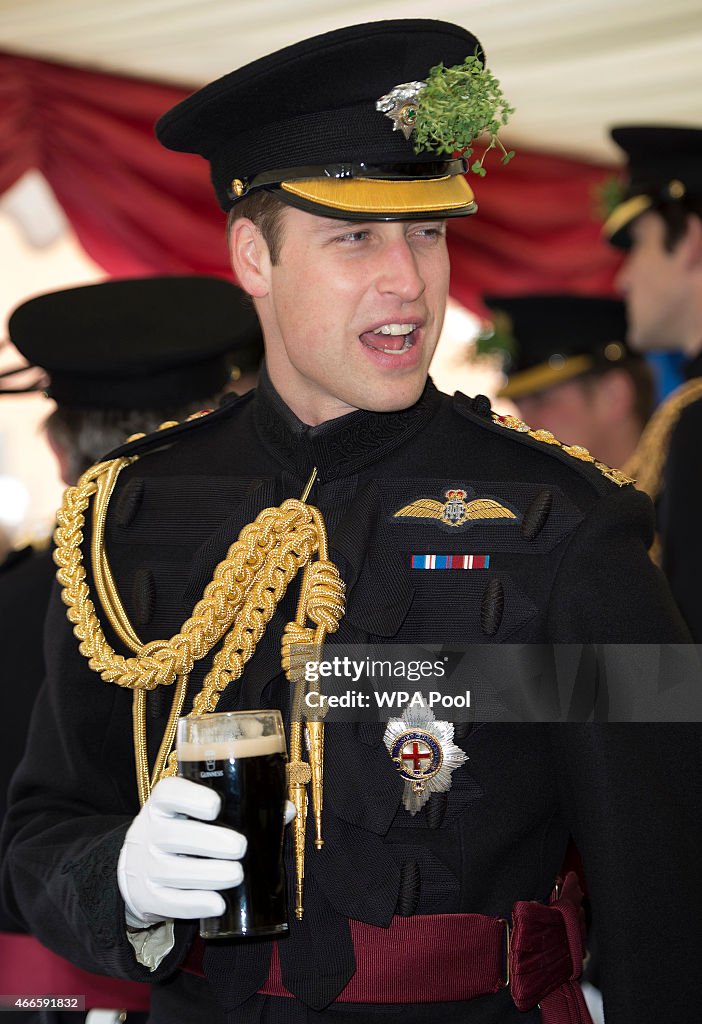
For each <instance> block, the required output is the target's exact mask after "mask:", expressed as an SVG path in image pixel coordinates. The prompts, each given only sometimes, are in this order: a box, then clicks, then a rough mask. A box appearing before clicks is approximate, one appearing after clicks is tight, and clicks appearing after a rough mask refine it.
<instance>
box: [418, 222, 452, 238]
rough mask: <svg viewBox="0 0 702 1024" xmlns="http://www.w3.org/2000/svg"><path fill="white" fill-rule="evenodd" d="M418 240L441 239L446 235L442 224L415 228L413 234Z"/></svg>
mask: <svg viewBox="0 0 702 1024" xmlns="http://www.w3.org/2000/svg"><path fill="white" fill-rule="evenodd" d="M414 234H415V236H416V237H418V238H426V239H430V240H431V239H435V238H443V237H444V235H445V234H446V228H445V226H444V225H442V224H425V225H424V226H423V227H420V228H417V229H416V230H415V232H414Z"/></svg>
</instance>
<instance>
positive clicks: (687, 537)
mask: <svg viewBox="0 0 702 1024" xmlns="http://www.w3.org/2000/svg"><path fill="white" fill-rule="evenodd" d="M612 138H613V139H614V141H615V142H616V143H617V145H618V146H620V147H621V149H623V151H624V153H625V154H626V157H627V160H628V173H629V183H628V186H627V188H626V193H625V195H624V196H623V197H622V199H621V201H620V202H619V203H618V205H617V206H616V207H615V208H614V209H613V211H612V212H611V214H610V216H609V218H608V220H607V221H606V223H605V229H604V230H605V234H606V236H607V237H608V238H609V241H610V242H611V243H612V245H614V246H617V247H619V248H621V249H624V250H625V251H626V256H625V259H624V263H623V264H622V267H621V269H620V271H619V274H618V277H617V284H618V286H619V289H620V291H621V293H622V295H623V297H624V299H625V301H626V305H627V312H628V320H629V335H628V338H629V343H630V345H631V347H632V348H633V349H635V350H636V351H639V352H647V351H675V352H682V353H683V354H684V356H685V357H686V365H685V366H684V376H685V377H686V380H685V381H684V382H683V384H681V385H680V387H679V388H678V389H677V390H676V391H674V392H673V393H672V394H671V395H670V396H669V397H668V398H667V399H666V401H665V402H664V403H663V404H662V405H661V406H660V408H659V409H657V410H656V414H655V416H654V417H653V418H652V420H651V422H650V424H649V426H648V428H647V430H646V432H645V433H644V435H643V437H642V438H641V443H640V446H639V449H638V451H637V452H636V453H635V455H634V456H633V458H632V460H631V462H630V463H629V464H628V466H627V472H629V473H630V474H631V475H632V476H634V477H636V485H637V487H639V488H640V489H641V490H643V491H646V493H647V494H649V495H650V496H651V498H652V499H653V501H654V502H655V503H656V506H657V521H658V534H657V538H656V543H655V545H654V547H653V549H652V551H651V555H652V557H653V558H654V559H655V561H656V562H657V563H658V564H659V565H661V566H662V568H663V571H664V572H665V574H666V576H667V577H668V580H669V581H670V586H671V589H672V591H673V596H674V597H675V600H676V601H677V603H678V606H679V607H680V610H681V611H682V614H683V617H684V619H685V621H686V622H687V625H688V626H689V628H690V632H691V633H692V635H693V638H694V639H695V642H696V643H700V642H702V601H700V597H699V578H700V573H701V572H702V538H701V537H700V532H699V510H700V506H701V503H702V401H701V399H702V129H700V128H683V127H679V128H678V127H672V126H663V125H652V126H644V125H641V126H639V125H632V126H625V127H624V126H623V127H619V128H614V129H613V130H612Z"/></svg>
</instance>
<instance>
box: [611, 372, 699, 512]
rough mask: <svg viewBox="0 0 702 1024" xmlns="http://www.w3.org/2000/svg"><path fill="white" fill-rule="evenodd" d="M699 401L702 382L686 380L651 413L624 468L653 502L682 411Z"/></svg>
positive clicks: (658, 489)
mask: <svg viewBox="0 0 702 1024" xmlns="http://www.w3.org/2000/svg"><path fill="white" fill-rule="evenodd" d="M700 399H702V380H700V379H696V380H688V381H686V382H685V383H684V384H681V385H680V387H679V388H676V390H675V391H674V392H673V393H672V394H671V395H670V397H669V398H667V399H666V401H665V402H663V403H662V404H661V405H660V406H659V407H658V408H657V409H656V411H655V412H654V414H653V416H652V417H651V419H650V420H649V422H648V425H647V426H646V429H645V430H644V432H643V434H642V435H641V438H640V440H639V443H638V445H637V447H636V451H635V452H634V454H633V455H632V456H631V458H630V459H629V461H628V462H627V463H626V465H625V467H624V471H625V472H626V473H631V475H632V476H634V477H635V478H636V486H637V487H638V489H639V490H640V491H645V492H646V494H648V495H649V497H650V498H651V500H652V501H655V500H656V499H657V498H658V496H659V495H660V493H661V490H662V487H663V469H664V466H665V463H666V459H667V458H668V451H669V449H670V438H671V436H672V433H673V429H674V428H675V425H676V424H677V422H678V420H679V419H680V416H681V414H682V412H683V410H684V409H685V408H686V407H687V406H688V405H692V403H693V402H697V401H699V400H700Z"/></svg>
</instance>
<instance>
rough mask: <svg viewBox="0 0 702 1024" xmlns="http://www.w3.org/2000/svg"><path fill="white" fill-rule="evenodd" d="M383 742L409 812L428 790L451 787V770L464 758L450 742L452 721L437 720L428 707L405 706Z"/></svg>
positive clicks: (424, 799)
mask: <svg viewBox="0 0 702 1024" xmlns="http://www.w3.org/2000/svg"><path fill="white" fill-rule="evenodd" d="M383 742H384V743H385V746H386V747H387V749H388V753H389V754H390V757H391V758H392V761H393V764H394V765H395V768H396V769H397V770H398V772H399V773H400V775H401V777H402V778H403V779H404V781H405V785H404V791H403V794H402V803H403V805H404V807H405V809H406V810H408V811H409V812H410V814H412V815H414V814H416V813H417V811H419V810H421V808H422V807H423V806H424V804H425V803H426V802H427V800H428V799H429V797H430V796H431V794H432V793H446V792H448V790H449V789H450V788H451V774H452V772H454V771H455V770H456V768H460V766H461V765H462V764H464V763H465V762H466V761H467V760H468V755H467V754H466V753H465V751H463V750H461V748H460V747H457V746H456V744H455V743H454V742H453V722H437V721H435V719H434V713H433V711H432V710H431V708H430V707H429V706H428V705H427V704H426V702H425V701H424V700H422V703H421V705H420V704H417V706H416V707H409V708H407V711H406V712H405V714H404V717H403V718H391V719H390V721H389V722H388V724H387V728H386V730H385V735H384V736H383Z"/></svg>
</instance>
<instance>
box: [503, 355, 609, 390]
mask: <svg viewBox="0 0 702 1024" xmlns="http://www.w3.org/2000/svg"><path fill="white" fill-rule="evenodd" d="M594 365H595V364H594V360H593V359H591V358H590V356H570V357H568V358H567V359H564V361H563V362H562V363H559V364H558V366H550V365H549V364H548V363H539V365H538V366H532V367H530V368H529V369H528V370H522V371H520V372H519V373H514V374H512V376H511V377H510V378H509V380H508V381H507V383H506V384H505V386H504V387H502V388H500V390H499V391H498V392H497V397H498V398H523V397H524V395H533V394H536V393H537V392H538V391H543V390H544V389H545V388H549V387H551V386H552V385H553V384H560V383H561V382H562V381H566V380H570V379H571V378H572V377H577V376H578V375H579V374H581V373H587V371H588V370H591V369H592V367H593V366H594Z"/></svg>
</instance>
